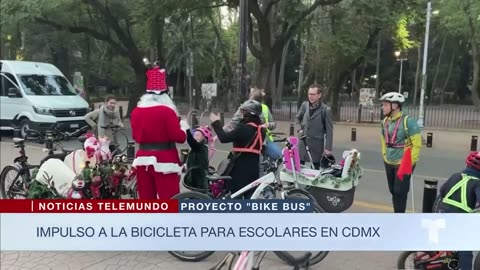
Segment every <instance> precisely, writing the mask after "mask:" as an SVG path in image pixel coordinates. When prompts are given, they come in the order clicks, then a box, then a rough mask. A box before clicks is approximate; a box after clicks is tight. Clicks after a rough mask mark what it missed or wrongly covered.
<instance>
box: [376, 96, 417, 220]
mask: <svg viewBox="0 0 480 270" xmlns="http://www.w3.org/2000/svg"><path fill="white" fill-rule="evenodd" d="M380 101H381V102H382V110H383V114H384V115H385V119H383V121H382V123H381V126H382V131H381V132H382V136H381V138H382V155H383V160H384V163H385V172H386V174H387V182H388V189H389V190H390V193H391V194H392V202H393V210H394V212H395V213H405V210H406V208H407V199H408V192H409V191H410V180H411V175H406V176H404V177H403V179H399V178H398V176H397V172H398V168H399V166H400V163H401V161H402V157H403V153H404V150H405V148H406V147H411V150H412V167H413V169H412V171H413V170H414V169H415V165H416V164H417V162H418V159H419V155H420V150H421V148H422V137H421V133H420V127H419V126H418V124H417V122H416V121H415V120H414V119H412V118H411V117H409V116H408V115H406V114H404V113H403V112H402V105H403V103H404V102H405V97H404V96H403V95H402V94H400V93H396V92H390V93H386V94H385V95H383V96H382V97H381V98H380Z"/></svg>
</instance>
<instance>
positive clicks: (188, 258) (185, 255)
mask: <svg viewBox="0 0 480 270" xmlns="http://www.w3.org/2000/svg"><path fill="white" fill-rule="evenodd" d="M172 199H173V200H213V199H212V198H211V197H209V196H208V195H206V194H203V193H199V192H191V191H187V192H182V193H179V194H177V195H175V196H173V197H172ZM168 253H170V254H171V255H172V256H173V257H175V258H177V259H179V260H181V261H184V262H199V261H201V260H204V259H206V258H208V257H210V256H211V255H212V254H213V253H215V251H169V252H168Z"/></svg>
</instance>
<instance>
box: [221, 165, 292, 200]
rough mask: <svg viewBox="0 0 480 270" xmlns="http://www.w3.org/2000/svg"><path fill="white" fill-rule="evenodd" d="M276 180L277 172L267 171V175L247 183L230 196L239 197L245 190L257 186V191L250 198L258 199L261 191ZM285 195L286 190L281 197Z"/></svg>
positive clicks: (232, 197)
mask: <svg viewBox="0 0 480 270" xmlns="http://www.w3.org/2000/svg"><path fill="white" fill-rule="evenodd" d="M276 181H277V176H276V175H275V173H273V172H270V173H267V174H266V175H264V176H262V177H260V178H259V179H257V180H255V181H253V182H252V183H250V184H248V185H246V186H245V187H243V188H242V189H240V190H239V191H237V192H235V193H233V194H232V195H231V196H230V198H231V199H235V198H239V197H240V196H242V195H243V194H244V193H245V192H247V191H249V190H251V189H254V188H256V189H255V192H254V193H253V195H252V197H251V198H250V199H257V198H258V197H259V195H260V193H261V192H262V191H263V190H264V189H265V187H267V186H269V185H270V184H273V183H275V182H276ZM284 197H285V194H284V192H282V193H281V198H282V199H284Z"/></svg>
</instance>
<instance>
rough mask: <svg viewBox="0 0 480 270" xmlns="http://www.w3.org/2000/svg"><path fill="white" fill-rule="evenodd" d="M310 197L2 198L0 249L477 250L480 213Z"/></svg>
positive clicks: (0, 206)
mask: <svg viewBox="0 0 480 270" xmlns="http://www.w3.org/2000/svg"><path fill="white" fill-rule="evenodd" d="M312 212H313V204H312V203H311V202H310V201H308V200H301V199H294V200H186V201H176V200H169V201H144V200H0V221H1V227H0V228H1V237H0V241H1V242H0V248H1V250H2V251H13V250H15V251H22V250H40V251H42V250H44V251H48V250H109V251H111V250H117V251H169V250H184V251H200V250H219V251H220V250H231V251H235V250H236V251H241V250H251V251H271V250H280V251H281V250H284V251H315V250H330V251H382V250H386V251H407V250H422V251H428V250H435V251H437V250H456V251H462V250H478V249H479V248H480V229H479V228H480V215H478V214H420V213H419V214H393V213H339V214H337V213H335V214H334V213H312Z"/></svg>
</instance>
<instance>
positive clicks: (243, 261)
mask: <svg viewBox="0 0 480 270" xmlns="http://www.w3.org/2000/svg"><path fill="white" fill-rule="evenodd" d="M262 252H264V251H262ZM253 257H254V252H253V251H242V253H241V254H240V256H239V257H238V259H237V262H236V263H235V266H234V267H233V270H250V269H252V267H253Z"/></svg>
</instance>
